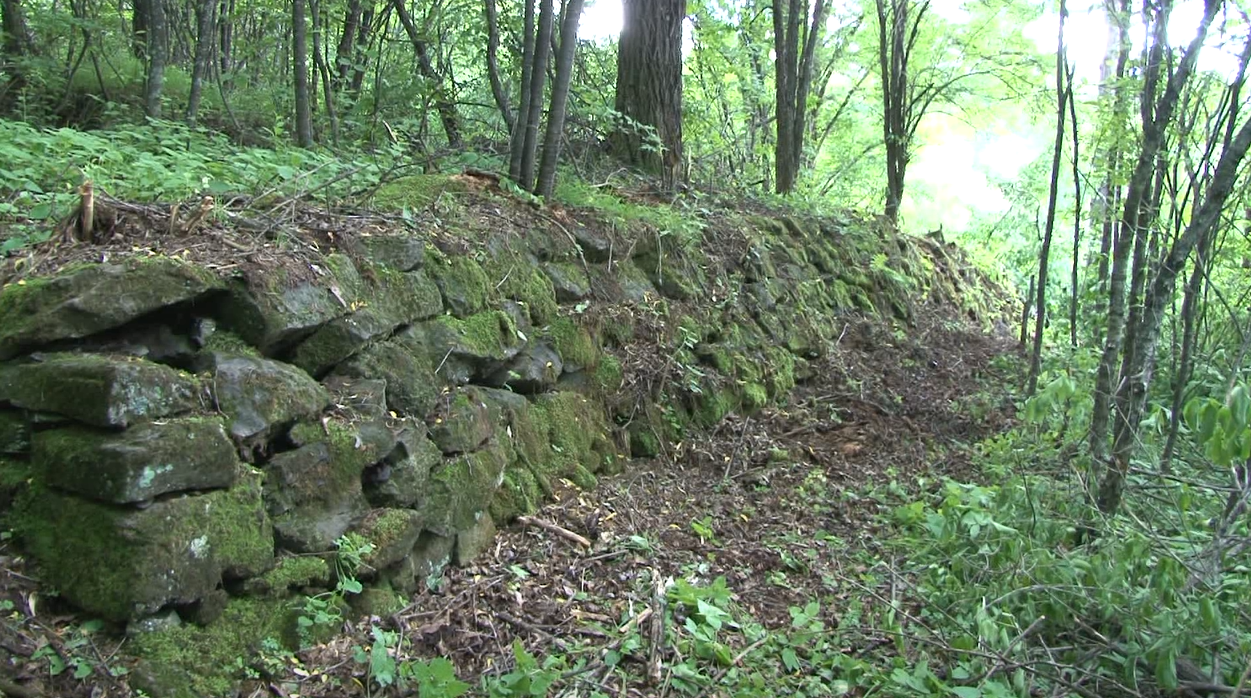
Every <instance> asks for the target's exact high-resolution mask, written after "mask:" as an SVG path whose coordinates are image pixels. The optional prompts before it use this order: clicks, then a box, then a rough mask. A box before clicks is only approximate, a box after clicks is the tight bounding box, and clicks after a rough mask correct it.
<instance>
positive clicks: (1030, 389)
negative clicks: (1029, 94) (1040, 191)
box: [1026, 0, 1072, 396]
mask: <svg viewBox="0 0 1251 698" xmlns="http://www.w3.org/2000/svg"><path fill="white" fill-rule="evenodd" d="M1067 15H1068V7H1067V6H1066V5H1065V1H1064V0H1060V21H1059V30H1058V32H1057V37H1056V138H1055V145H1054V147H1053V150H1052V153H1051V182H1050V184H1049V187H1048V190H1047V223H1046V225H1045V226H1044V228H1043V243H1042V249H1041V250H1040V251H1039V253H1038V298H1037V299H1036V300H1035V301H1034V304H1035V305H1036V306H1037V307H1038V315H1037V316H1036V317H1035V319H1034V350H1033V351H1032V352H1031V353H1030V362H1029V378H1028V380H1027V381H1026V383H1027V388H1026V395H1028V396H1033V395H1034V392H1035V391H1036V390H1038V374H1039V373H1040V372H1041V370H1042V346H1043V328H1044V327H1045V325H1046V317H1047V267H1048V266H1050V263H1051V238H1052V235H1053V234H1054V233H1055V227H1056V199H1057V198H1058V196H1059V193H1060V159H1061V157H1062V156H1063V154H1064V118H1065V115H1066V110H1065V107H1067V106H1068V100H1069V99H1070V97H1071V96H1072V93H1071V92H1070V91H1069V90H1068V89H1067V88H1066V87H1065V84H1064V77H1065V73H1066V71H1065V63H1066V60H1065V54H1064V23H1065V19H1066V16H1067Z"/></svg>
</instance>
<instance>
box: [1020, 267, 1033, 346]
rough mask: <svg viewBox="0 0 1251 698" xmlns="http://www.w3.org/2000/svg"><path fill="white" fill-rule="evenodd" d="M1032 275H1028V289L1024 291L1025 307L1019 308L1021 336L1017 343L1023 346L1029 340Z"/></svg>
mask: <svg viewBox="0 0 1251 698" xmlns="http://www.w3.org/2000/svg"><path fill="white" fill-rule="evenodd" d="M1034 281H1035V279H1034V277H1033V276H1031V277H1029V290H1028V291H1026V292H1025V307H1023V308H1022V309H1021V337H1020V339H1018V340H1017V344H1019V345H1021V348H1025V344H1026V342H1028V341H1029V311H1030V310H1031V309H1032V308H1033V307H1034Z"/></svg>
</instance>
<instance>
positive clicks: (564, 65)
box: [534, 0, 583, 197]
mask: <svg viewBox="0 0 1251 698" xmlns="http://www.w3.org/2000/svg"><path fill="white" fill-rule="evenodd" d="M582 3H583V0H565V3H564V7H563V15H564V17H563V18H562V20H561V23H560V52H559V53H557V55H556V79H555V80H554V81H553V82H552V104H551V107H550V108H549V109H548V112H547V133H545V134H544V135H543V159H542V162H541V163H540V164H539V182H538V186H537V187H535V191H534V193H535V194H536V195H538V196H542V197H549V196H551V195H552V193H553V192H555V190H556V166H557V165H558V164H559V163H560V146H561V141H562V139H563V135H564V130H565V111H566V109H567V108H568V105H569V85H570V83H571V82H572V81H573V58H574V53H575V52H576V51H577V49H578V20H580V19H581V17H582Z"/></svg>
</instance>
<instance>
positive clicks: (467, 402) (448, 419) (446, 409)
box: [426, 388, 495, 455]
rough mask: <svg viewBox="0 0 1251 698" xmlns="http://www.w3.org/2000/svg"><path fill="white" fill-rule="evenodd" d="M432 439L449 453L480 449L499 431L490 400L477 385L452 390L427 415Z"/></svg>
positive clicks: (445, 452) (444, 451) (442, 449)
mask: <svg viewBox="0 0 1251 698" xmlns="http://www.w3.org/2000/svg"><path fill="white" fill-rule="evenodd" d="M426 422H427V424H428V425H429V427H430V440H431V441H433V442H434V444H435V445H436V446H438V447H439V450H440V451H442V452H443V453H444V454H446V455H456V454H460V453H469V452H470V451H476V450H478V449H479V448H481V447H482V445H483V444H484V443H486V441H487V439H489V438H491V436H492V434H494V433H495V424H494V420H493V419H492V415H491V412H490V410H489V409H488V407H487V403H486V402H484V401H483V400H482V397H481V395H480V394H479V392H478V391H477V390H476V389H474V388H468V389H462V390H458V391H456V392H454V393H451V394H449V395H448V396H447V398H445V399H444V400H440V404H439V405H437V406H436V407H435V409H434V410H433V411H432V412H431V413H430V415H429V416H428V417H427V418H426Z"/></svg>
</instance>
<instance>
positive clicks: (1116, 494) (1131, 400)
mask: <svg viewBox="0 0 1251 698" xmlns="http://www.w3.org/2000/svg"><path fill="white" fill-rule="evenodd" d="M1207 10H1208V11H1207V12H1205V13H1204V16H1205V18H1206V22H1205V24H1206V23H1210V21H1211V17H1212V16H1213V15H1214V14H1215V10H1214V9H1213V8H1211V7H1210V6H1209V8H1207ZM1205 33H1206V26H1204V27H1202V28H1201V29H1200V31H1199V34H1200V35H1201V36H1202V35H1204V34H1205ZM1192 48H1194V45H1193V44H1192ZM1187 58H1190V57H1189V56H1187ZM1185 63H1186V60H1185V59H1183V65H1184V64H1185ZM1191 65H1192V66H1193V61H1191ZM1179 70H1180V69H1179ZM1249 147H1251V120H1249V121H1247V122H1245V123H1243V125H1242V127H1241V128H1240V129H1239V130H1238V134H1237V136H1235V137H1234V140H1233V142H1232V143H1231V144H1230V146H1229V148H1227V149H1225V151H1224V152H1222V153H1221V158H1220V161H1219V162H1218V163H1217V166H1216V172H1215V174H1213V176H1212V183H1211V185H1210V186H1209V187H1208V190H1207V192H1206V194H1205V195H1204V198H1203V204H1202V205H1201V206H1200V207H1199V209H1198V210H1197V211H1196V213H1195V214H1194V217H1193V218H1191V221H1190V225H1189V226H1187V228H1186V232H1184V233H1182V235H1181V237H1179V238H1178V239H1177V240H1176V241H1175V242H1174V243H1173V246H1172V248H1171V249H1170V251H1169V254H1168V256H1167V257H1165V259H1164V262H1163V263H1162V264H1161V265H1160V269H1159V271H1158V272H1157V273H1156V275H1155V278H1154V279H1153V280H1152V282H1151V285H1150V287H1149V288H1148V289H1147V294H1146V297H1145V299H1144V302H1143V312H1142V321H1141V328H1140V331H1139V332H1138V334H1137V335H1136V337H1135V341H1134V344H1133V345H1132V346H1127V347H1126V351H1128V352H1130V354H1131V356H1132V361H1131V362H1130V365H1129V370H1128V371H1127V372H1126V373H1125V375H1124V378H1123V380H1122V382H1121V385H1120V387H1119V388H1118V390H1117V394H1116V402H1117V411H1118V413H1119V414H1120V415H1121V417H1120V418H1119V419H1118V420H1117V424H1116V430H1115V434H1114V438H1113V443H1112V458H1113V465H1112V467H1110V468H1108V470H1107V472H1106V474H1105V476H1104V478H1103V481H1102V482H1101V483H1100V484H1099V501H1098V504H1099V509H1100V510H1101V511H1103V512H1104V513H1105V514H1113V513H1115V512H1116V511H1117V509H1118V508H1120V504H1121V499H1122V497H1123V495H1124V491H1125V478H1126V476H1127V475H1128V473H1129V463H1130V460H1131V459H1132V458H1133V456H1134V453H1135V451H1136V449H1137V445H1138V432H1139V424H1140V423H1141V421H1142V415H1143V412H1144V410H1145V408H1146V403H1147V390H1148V388H1149V387H1150V385H1151V373H1152V368H1153V363H1154V356H1155V347H1156V343H1157V342H1158V341H1159V336H1160V323H1161V321H1162V319H1163V317H1164V310H1165V308H1166V307H1167V306H1168V304H1169V300H1170V299H1171V298H1172V295H1173V288H1174V284H1175V283H1176V280H1177V275H1178V273H1180V272H1181V270H1182V268H1183V267H1184V266H1185V264H1186V260H1187V259H1188V258H1189V257H1190V253H1191V251H1193V250H1194V248H1195V246H1196V244H1197V243H1198V242H1199V240H1200V239H1201V238H1203V237H1204V236H1207V235H1210V234H1211V233H1212V230H1213V229H1214V228H1215V226H1216V224H1217V223H1218V222H1219V221H1220V216H1221V211H1222V210H1223V209H1224V208H1225V202H1226V201H1227V200H1228V199H1229V195H1230V193H1232V192H1233V189H1234V184H1235V183H1236V182H1237V179H1238V168H1239V166H1241V164H1242V161H1243V159H1244V157H1245V156H1246V154H1247V149H1248V148H1249Z"/></svg>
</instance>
